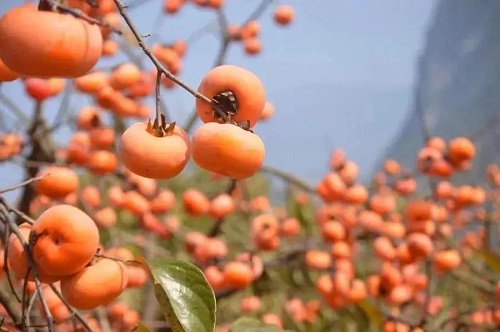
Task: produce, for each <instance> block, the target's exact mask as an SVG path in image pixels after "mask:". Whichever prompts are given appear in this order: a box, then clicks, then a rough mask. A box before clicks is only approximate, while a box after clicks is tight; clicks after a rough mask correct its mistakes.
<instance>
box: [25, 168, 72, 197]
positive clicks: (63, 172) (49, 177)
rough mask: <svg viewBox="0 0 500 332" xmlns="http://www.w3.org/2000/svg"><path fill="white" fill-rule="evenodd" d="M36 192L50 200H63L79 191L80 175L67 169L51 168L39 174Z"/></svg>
mask: <svg viewBox="0 0 500 332" xmlns="http://www.w3.org/2000/svg"><path fill="white" fill-rule="evenodd" d="M41 175H44V177H43V178H41V179H40V180H39V181H37V182H35V191H36V192H37V193H39V194H42V195H46V196H48V197H50V198H63V197H65V196H67V195H69V194H71V193H74V192H75V191H76V190H77V189H78V183H79V181H78V175H77V174H76V173H75V172H74V171H73V170H71V169H69V168H67V167H58V166H50V167H47V168H45V169H43V170H42V171H40V172H39V174H38V176H41Z"/></svg>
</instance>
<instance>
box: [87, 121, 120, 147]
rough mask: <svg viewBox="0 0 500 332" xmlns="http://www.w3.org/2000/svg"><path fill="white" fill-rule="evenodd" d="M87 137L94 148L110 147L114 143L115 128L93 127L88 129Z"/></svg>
mask: <svg viewBox="0 0 500 332" xmlns="http://www.w3.org/2000/svg"><path fill="white" fill-rule="evenodd" d="M89 137H90V144H91V145H92V147H93V148H94V149H103V150H105V149H110V148H112V147H113V145H114V144H115V130H114V129H113V128H110V127H104V126H103V127H94V128H92V129H90V130H89Z"/></svg>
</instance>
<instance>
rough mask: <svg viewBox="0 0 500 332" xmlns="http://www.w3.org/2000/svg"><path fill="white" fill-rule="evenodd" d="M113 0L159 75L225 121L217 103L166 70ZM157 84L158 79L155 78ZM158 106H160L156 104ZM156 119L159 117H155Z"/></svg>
mask: <svg viewBox="0 0 500 332" xmlns="http://www.w3.org/2000/svg"><path fill="white" fill-rule="evenodd" d="M113 1H114V2H115V5H116V7H117V8H118V11H119V12H120V15H121V16H122V17H123V19H124V20H125V22H126V23H127V25H128V27H129V28H130V30H131V32H132V34H133V35H134V37H135V39H136V40H137V42H138V44H139V46H140V47H141V48H142V50H143V51H144V53H145V54H146V55H147V57H148V58H149V59H150V60H151V61H152V62H153V64H154V66H155V67H156V70H157V71H158V72H160V75H165V76H166V77H167V78H168V79H170V80H172V81H174V82H175V83H176V84H177V85H179V86H180V87H182V88H183V89H184V90H186V91H187V92H189V93H190V94H191V95H193V96H194V97H196V98H198V99H200V100H203V101H204V102H206V103H208V104H210V105H211V106H212V109H213V110H214V111H215V112H216V113H217V114H218V115H219V116H220V117H221V118H222V119H224V120H225V121H228V120H229V119H228V116H227V115H226V113H225V112H224V111H223V110H222V109H221V108H220V107H219V106H218V105H217V103H216V102H215V101H213V100H211V99H210V98H208V97H206V96H204V95H202V94H201V93H199V92H198V91H196V90H194V89H192V88H191V87H189V86H188V85H187V84H186V83H184V82H183V81H181V80H180V79H179V78H178V77H177V76H175V75H173V74H172V73H171V72H170V71H169V70H167V69H166V68H165V67H164V66H163V65H162V64H161V63H160V61H159V60H158V59H157V58H156V56H155V55H154V54H153V53H152V52H151V50H150V49H149V48H148V47H147V46H146V43H145V42H144V38H143V37H142V36H141V34H140V33H139V32H138V30H137V28H136V26H135V24H134V23H133V22H132V20H131V19H130V17H129V16H128V14H127V11H126V8H125V6H124V5H123V4H122V2H121V1H120V0H113ZM157 84H158V80H157ZM157 103H158V98H157ZM157 107H158V108H159V107H160V106H157ZM157 120H158V121H159V120H160V119H157ZM231 122H232V123H233V124H236V123H235V122H234V121H231Z"/></svg>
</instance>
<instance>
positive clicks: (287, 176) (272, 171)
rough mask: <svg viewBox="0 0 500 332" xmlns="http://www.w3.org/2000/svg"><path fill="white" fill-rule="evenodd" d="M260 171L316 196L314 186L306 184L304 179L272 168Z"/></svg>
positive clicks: (263, 168) (263, 167) (267, 167)
mask: <svg viewBox="0 0 500 332" xmlns="http://www.w3.org/2000/svg"><path fill="white" fill-rule="evenodd" d="M260 171H261V172H263V173H269V174H271V175H274V176H277V177H279V178H281V179H283V180H285V181H287V182H289V183H291V184H293V185H295V186H297V187H299V188H301V189H302V190H304V191H306V192H308V193H310V194H316V189H315V188H314V187H313V186H312V185H310V184H308V183H307V182H305V181H304V180H302V179H299V178H298V177H296V176H295V175H292V174H289V173H287V172H285V171H283V170H280V169H278V168H275V167H272V166H266V165H264V166H262V167H261V168H260Z"/></svg>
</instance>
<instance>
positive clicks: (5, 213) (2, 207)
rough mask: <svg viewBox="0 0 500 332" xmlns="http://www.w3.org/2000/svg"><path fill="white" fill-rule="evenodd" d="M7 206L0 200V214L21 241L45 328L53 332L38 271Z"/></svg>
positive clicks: (52, 324) (52, 319)
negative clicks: (40, 306) (38, 296)
mask: <svg viewBox="0 0 500 332" xmlns="http://www.w3.org/2000/svg"><path fill="white" fill-rule="evenodd" d="M6 206H7V204H6V203H5V202H4V201H3V200H0V212H1V213H2V214H3V216H4V219H5V220H6V222H8V223H9V226H10V227H11V230H12V232H13V233H14V234H16V236H17V237H18V238H19V241H21V243H22V246H23V249H24V254H25V255H26V258H27V260H28V264H29V268H30V269H31V270H32V271H33V276H34V279H35V287H36V290H37V291H38V293H39V295H40V302H41V303H42V307H43V311H44V313H45V317H46V318H47V326H48V328H49V331H51V332H52V331H55V329H54V318H53V317H52V314H51V313H50V310H49V307H48V305H47V302H46V301H45V298H44V296H43V294H42V285H41V283H40V278H39V275H38V271H37V269H36V265H35V262H34V260H33V256H32V253H31V248H30V246H29V245H28V243H27V242H26V240H25V239H24V237H23V235H22V234H21V232H20V231H19V228H18V227H17V225H16V223H15V222H14V220H13V219H12V218H11V217H10V215H9V212H8V210H7V208H6Z"/></svg>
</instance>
